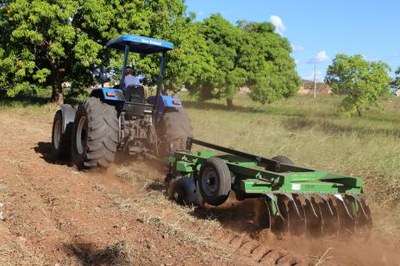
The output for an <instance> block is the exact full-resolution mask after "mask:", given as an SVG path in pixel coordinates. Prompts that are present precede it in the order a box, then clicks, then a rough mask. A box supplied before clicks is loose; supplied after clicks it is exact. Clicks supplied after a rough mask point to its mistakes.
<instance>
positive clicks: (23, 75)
mask: <svg viewBox="0 0 400 266" xmlns="http://www.w3.org/2000/svg"><path fill="white" fill-rule="evenodd" d="M184 10H185V7H184V5H183V0H173V1H167V0H154V1H140V0H133V1H115V0H96V1H95V0H51V1H43V0H3V1H2V4H1V7H0V17H1V18H2V19H1V22H0V29H1V31H2V33H3V38H2V40H1V41H0V72H1V73H0V86H1V87H2V88H5V89H7V94H8V95H10V96H13V95H16V94H18V93H19V92H20V91H26V90H27V89H31V90H32V89H36V88H38V87H39V86H49V87H51V88H52V92H53V94H52V99H53V100H54V101H57V102H59V103H62V102H63V90H62V86H61V84H62V83H63V82H64V81H66V80H67V81H70V82H72V83H73V86H75V87H76V86H78V87H86V86H88V85H90V84H92V83H93V82H94V80H93V76H94V73H96V72H98V69H99V67H100V66H101V65H102V64H111V65H112V64H113V62H114V63H115V62H119V61H120V58H121V55H120V54H118V55H117V53H116V52H115V51H110V50H108V49H105V48H104V45H105V43H106V42H107V41H108V40H110V39H112V38H115V37H117V36H119V35H120V34H124V33H134V34H139V35H146V36H154V37H164V36H173V37H175V38H176V36H177V34H176V33H175V35H173V34H172V33H173V32H174V28H175V27H174V26H176V25H177V24H179V25H181V23H182V15H183V13H184ZM180 27H181V26H180ZM178 28H179V27H178ZM143 66H144V67H146V70H148V71H149V72H150V73H155V72H156V71H155V69H156V68H157V67H158V62H157V63H156V61H155V58H154V57H149V58H147V61H146V60H145V63H144V65H143Z"/></svg>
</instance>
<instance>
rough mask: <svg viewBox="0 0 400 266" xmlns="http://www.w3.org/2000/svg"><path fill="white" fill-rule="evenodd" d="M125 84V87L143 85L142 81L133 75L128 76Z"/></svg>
mask: <svg viewBox="0 0 400 266" xmlns="http://www.w3.org/2000/svg"><path fill="white" fill-rule="evenodd" d="M124 83H125V87H128V86H130V85H141V84H140V79H139V78H138V77H135V76H132V75H126V76H125V81H124Z"/></svg>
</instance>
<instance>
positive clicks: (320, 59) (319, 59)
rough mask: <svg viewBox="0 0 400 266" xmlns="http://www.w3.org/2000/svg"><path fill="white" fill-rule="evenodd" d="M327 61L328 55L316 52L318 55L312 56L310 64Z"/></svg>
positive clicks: (323, 52)
mask: <svg viewBox="0 0 400 266" xmlns="http://www.w3.org/2000/svg"><path fill="white" fill-rule="evenodd" d="M328 59H329V56H328V54H327V53H326V51H320V52H318V54H317V55H316V56H314V58H313V60H312V62H313V63H314V62H316V63H322V62H325V61H327V60H328Z"/></svg>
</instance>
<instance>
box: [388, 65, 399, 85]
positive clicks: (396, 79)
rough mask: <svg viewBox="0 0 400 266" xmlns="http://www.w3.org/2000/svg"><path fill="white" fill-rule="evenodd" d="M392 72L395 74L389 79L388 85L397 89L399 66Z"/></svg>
mask: <svg viewBox="0 0 400 266" xmlns="http://www.w3.org/2000/svg"><path fill="white" fill-rule="evenodd" d="M394 73H395V74H396V76H395V77H394V78H393V80H392V81H391V83H390V86H391V87H392V88H394V89H396V90H398V89H400V67H398V68H397V69H396V71H395V72H394Z"/></svg>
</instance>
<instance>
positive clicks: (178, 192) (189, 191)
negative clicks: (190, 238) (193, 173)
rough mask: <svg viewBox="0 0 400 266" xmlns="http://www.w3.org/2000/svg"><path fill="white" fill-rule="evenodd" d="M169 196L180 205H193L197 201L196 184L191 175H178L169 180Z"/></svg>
mask: <svg viewBox="0 0 400 266" xmlns="http://www.w3.org/2000/svg"><path fill="white" fill-rule="evenodd" d="M167 196H168V198H169V199H171V200H173V201H175V202H177V203H178V204H180V205H185V206H192V205H193V204H196V203H197V199H196V184H195V182H194V180H193V179H191V178H190V177H185V176H177V177H175V178H173V179H171V180H170V181H169V182H168V186H167Z"/></svg>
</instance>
